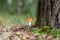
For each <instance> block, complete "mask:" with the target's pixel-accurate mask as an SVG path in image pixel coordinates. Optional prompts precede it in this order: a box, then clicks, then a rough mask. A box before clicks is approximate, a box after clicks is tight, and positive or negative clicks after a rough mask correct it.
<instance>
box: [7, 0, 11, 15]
mask: <svg viewBox="0 0 60 40" xmlns="http://www.w3.org/2000/svg"><path fill="white" fill-rule="evenodd" d="M11 4H12V0H7V8H8V13H9V14H10V13H11V10H12V7H11Z"/></svg>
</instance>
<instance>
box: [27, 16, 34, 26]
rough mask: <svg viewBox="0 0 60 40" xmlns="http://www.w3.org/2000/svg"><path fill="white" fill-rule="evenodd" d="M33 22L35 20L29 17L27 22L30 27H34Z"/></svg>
mask: <svg viewBox="0 0 60 40" xmlns="http://www.w3.org/2000/svg"><path fill="white" fill-rule="evenodd" d="M32 20H33V19H32V17H28V18H27V21H28V25H29V26H31V25H32Z"/></svg>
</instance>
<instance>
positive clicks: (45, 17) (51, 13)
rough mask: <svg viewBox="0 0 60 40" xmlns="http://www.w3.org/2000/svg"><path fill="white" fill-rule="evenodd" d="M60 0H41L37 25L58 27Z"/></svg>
mask: <svg viewBox="0 0 60 40" xmlns="http://www.w3.org/2000/svg"><path fill="white" fill-rule="evenodd" d="M59 2H60V0H39V2H38V9H37V20H36V23H35V26H37V27H43V26H46V25H47V26H51V27H53V28H56V27H57V26H58V24H59V18H58V15H59V5H60V4H59Z"/></svg>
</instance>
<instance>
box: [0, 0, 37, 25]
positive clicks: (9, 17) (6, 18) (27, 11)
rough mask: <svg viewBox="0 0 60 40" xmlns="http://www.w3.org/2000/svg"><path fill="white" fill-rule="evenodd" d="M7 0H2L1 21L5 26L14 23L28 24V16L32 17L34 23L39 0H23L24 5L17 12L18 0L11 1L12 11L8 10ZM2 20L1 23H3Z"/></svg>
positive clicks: (0, 1)
mask: <svg viewBox="0 0 60 40" xmlns="http://www.w3.org/2000/svg"><path fill="white" fill-rule="evenodd" d="M8 7H9V6H8V3H7V0H0V21H1V22H2V23H3V25H4V26H9V25H12V24H14V23H16V24H22V25H28V21H27V20H26V19H27V17H32V18H33V21H32V24H34V23H35V20H36V13H37V0H22V7H21V10H20V12H19V14H17V12H16V9H17V8H18V7H17V0H12V1H11V13H9V11H8ZM1 22H0V23H1Z"/></svg>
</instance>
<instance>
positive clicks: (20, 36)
mask: <svg viewBox="0 0 60 40" xmlns="http://www.w3.org/2000/svg"><path fill="white" fill-rule="evenodd" d="M30 28H31V27H30V26H27V25H26V26H23V25H18V24H13V25H12V26H11V27H8V28H1V29H0V40H60V36H58V37H53V35H49V34H43V35H40V34H38V33H34V34H32V33H31V31H30Z"/></svg>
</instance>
